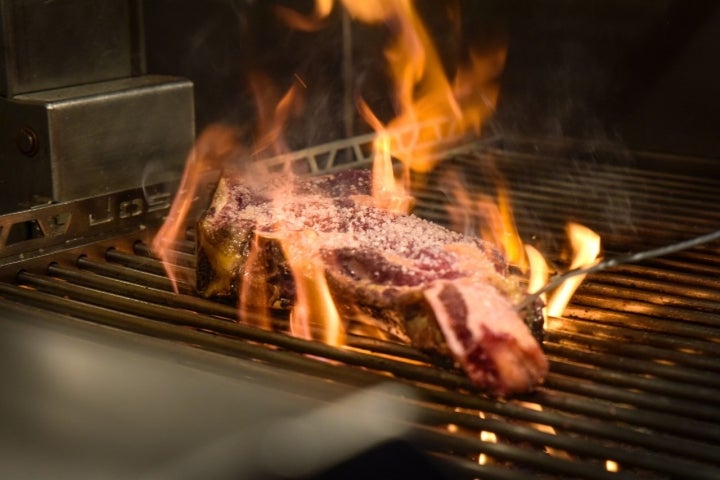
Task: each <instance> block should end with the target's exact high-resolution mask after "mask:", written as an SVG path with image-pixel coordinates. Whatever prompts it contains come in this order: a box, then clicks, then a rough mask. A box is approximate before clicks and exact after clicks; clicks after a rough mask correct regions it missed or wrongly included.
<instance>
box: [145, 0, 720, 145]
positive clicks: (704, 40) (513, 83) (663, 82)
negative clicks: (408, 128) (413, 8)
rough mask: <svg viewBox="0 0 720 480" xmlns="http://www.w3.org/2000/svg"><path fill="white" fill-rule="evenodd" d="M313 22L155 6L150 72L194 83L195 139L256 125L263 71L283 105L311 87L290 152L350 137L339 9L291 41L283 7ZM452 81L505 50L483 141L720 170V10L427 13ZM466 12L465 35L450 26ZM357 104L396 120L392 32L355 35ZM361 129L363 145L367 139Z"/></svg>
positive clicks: (422, 2) (463, 4) (434, 9)
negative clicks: (682, 161) (388, 65)
mask: <svg viewBox="0 0 720 480" xmlns="http://www.w3.org/2000/svg"><path fill="white" fill-rule="evenodd" d="M277 4H282V5H289V6H292V7H294V8H296V9H297V10H299V11H302V12H310V11H312V2H310V1H289V0H288V1H275V0H272V1H271V0H262V1H257V0H255V1H251V0H208V1H204V2H196V1H193V0H147V1H146V2H145V4H144V23H145V27H146V30H145V42H146V47H147V64H148V71H149V72H151V73H172V74H180V75H184V76H187V77H189V78H190V79H192V80H193V81H194V82H195V88H196V100H197V101H196V115H197V125H198V130H202V128H204V127H205V126H207V125H208V124H211V123H213V122H218V121H222V122H229V123H232V124H235V125H241V126H244V127H245V128H246V131H247V134H248V139H249V141H252V135H253V129H252V127H251V126H252V125H254V124H255V120H256V116H257V112H256V110H255V107H254V101H253V98H252V95H251V94H250V89H249V83H248V80H247V79H248V76H249V74H250V73H251V72H256V71H263V72H264V73H265V74H266V75H268V76H269V77H270V78H271V79H272V80H273V83H274V84H275V85H276V88H277V89H278V91H280V92H283V91H285V90H286V89H287V88H288V87H289V86H290V85H291V84H292V83H293V82H294V81H295V80H294V74H296V73H297V74H298V75H300V76H301V77H302V79H303V81H304V83H305V84H306V86H307V87H306V89H305V93H306V96H307V99H306V102H305V105H304V110H303V113H302V115H299V116H298V117H296V118H294V119H293V120H291V122H290V124H289V125H290V128H289V130H288V131H289V137H290V139H289V143H290V144H291V146H292V147H294V148H299V147H302V146H309V145H313V144H317V143H320V142H324V141H328V140H332V139H336V138H341V137H343V136H345V135H346V134H347V131H348V130H347V125H346V122H345V120H344V118H343V115H342V108H341V107H342V102H343V98H344V94H345V91H346V85H345V84H344V83H343V79H342V75H341V69H342V67H341V65H342V42H341V34H342V22H341V15H340V12H339V9H338V8H335V9H334V11H333V13H332V15H331V16H330V18H329V19H328V20H327V22H326V25H325V28H323V29H321V30H319V31H317V32H299V31H294V30H291V29H289V28H287V27H285V26H284V25H282V23H281V22H280V21H279V20H278V18H277V16H276V14H275V10H274V7H275V5H277ZM417 4H418V8H419V10H420V11H421V12H422V13H423V16H424V18H425V19H426V20H427V21H428V25H429V28H430V30H431V31H432V32H433V33H434V34H435V35H436V37H435V38H436V39H437V42H438V47H439V49H440V50H441V52H443V58H444V61H445V62H446V66H447V69H448V71H449V72H452V71H454V66H455V64H456V63H457V62H460V61H462V59H463V58H464V55H466V54H467V49H468V47H469V46H475V47H480V48H482V47H483V46H488V45H492V44H494V43H496V42H498V41H506V42H507V45H508V58H507V63H506V67H505V70H504V72H503V75H502V78H501V85H502V87H501V94H500V99H499V102H498V106H497V112H496V114H495V115H494V117H493V118H492V119H491V121H490V122H488V124H487V125H486V129H485V131H486V133H488V134H490V133H501V134H509V133H517V134H521V135H532V136H542V137H573V138H575V137H580V138H587V139H592V140H601V141H605V140H608V141H611V142H617V143H619V144H621V145H623V146H627V147H629V148H634V149H644V150H651V151H660V152H667V153H681V154H690V155H697V156H705V157H720V135H718V132H719V131H720V82H719V81H718V78H719V75H718V74H719V73H720V67H719V66H718V56H719V54H720V4H718V3H717V2H715V1H708V0H695V1H692V2H687V1H678V0H642V1H628V0H603V1H598V0H587V1H571V0H539V1H530V0H510V1H507V0H506V1H499V0H488V1H480V0H450V1H444V2H441V1H437V0H418V2H417ZM457 11H459V12H461V14H460V19H461V22H460V28H459V30H458V29H457V27H453V26H452V25H453V24H452V23H451V22H450V20H449V18H450V17H452V15H453V12H457ZM352 36H353V75H352V89H353V90H354V91H353V95H362V97H363V98H364V99H365V100H366V101H367V102H368V103H370V104H371V106H372V107H373V109H374V110H375V111H376V112H377V113H378V114H379V116H381V117H383V118H385V119H387V118H390V117H391V116H392V112H393V111H392V104H391V101H390V99H389V97H388V86H387V78H386V69H385V65H384V57H383V56H382V49H383V46H384V45H385V44H386V42H387V40H388V28H387V26H385V25H377V26H364V25H359V24H357V23H353V24H352ZM368 130H369V129H368V127H367V126H366V125H364V123H363V122H362V121H361V120H359V119H357V118H356V119H355V120H354V121H353V122H352V125H351V131H352V132H353V133H354V134H358V133H364V132H366V131H368Z"/></svg>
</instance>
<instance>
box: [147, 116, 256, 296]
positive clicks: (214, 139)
mask: <svg viewBox="0 0 720 480" xmlns="http://www.w3.org/2000/svg"><path fill="white" fill-rule="evenodd" d="M240 151H242V147H241V146H240V143H239V141H238V132H237V130H236V129H235V128H233V127H229V126H226V125H220V124H215V125H212V126H210V127H208V128H207V129H205V131H203V133H202V134H201V135H200V136H199V137H198V139H197V140H196V142H195V146H194V147H193V149H192V150H191V151H190V153H189V154H188V157H187V160H186V162H185V171H184V172H183V177H182V180H181V182H180V186H179V188H178V191H177V194H176V196H175V200H174V202H173V204H172V207H171V208H170V213H169V214H168V217H167V218H166V219H165V222H164V223H163V225H162V227H161V228H160V230H159V231H158V233H157V234H156V235H155V238H154V239H153V243H152V248H153V251H154V252H155V253H156V254H157V255H158V257H159V258H160V260H161V261H162V264H163V266H164V267H165V270H166V272H167V275H168V278H169V279H170V282H171V283H172V286H173V289H174V290H175V292H176V293H177V292H178V282H185V283H192V278H191V277H190V276H189V275H187V272H185V271H184V270H183V269H181V268H179V267H178V265H177V259H178V254H179V252H178V251H177V250H176V249H175V244H176V243H177V242H178V241H180V240H184V239H185V228H187V227H188V225H187V224H186V219H187V218H188V215H189V213H190V212H191V211H192V209H193V208H198V205H197V203H198V202H197V200H198V196H202V195H201V193H203V192H200V191H199V190H200V188H201V186H202V185H206V184H212V183H214V182H216V181H217V178H218V175H219V174H220V169H221V168H222V164H223V162H224V161H225V160H226V159H227V158H228V157H230V156H232V155H234V154H239V152H240ZM200 208H204V205H201V206H200Z"/></svg>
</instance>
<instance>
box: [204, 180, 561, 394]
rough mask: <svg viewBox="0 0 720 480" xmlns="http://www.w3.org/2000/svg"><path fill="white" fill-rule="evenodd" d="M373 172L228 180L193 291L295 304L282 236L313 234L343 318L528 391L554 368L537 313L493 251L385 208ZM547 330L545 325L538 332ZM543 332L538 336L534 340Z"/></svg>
mask: <svg viewBox="0 0 720 480" xmlns="http://www.w3.org/2000/svg"><path fill="white" fill-rule="evenodd" d="M371 181H372V180H371V174H370V172H369V171H367V170H348V171H342V172H339V173H335V174H331V175H326V176H318V177H303V178H294V179H289V178H288V177H287V176H286V175H280V174H273V175H269V176H268V178H263V179H262V181H258V179H257V178H253V179H252V181H250V180H247V179H246V178H244V176H243V175H225V176H224V177H223V178H222V179H221V180H220V183H219V184H218V187H217V190H216V192H215V196H214V199H213V202H212V204H211V206H210V208H209V209H208V210H207V212H206V214H205V215H204V216H203V217H202V218H201V219H200V221H199V222H198V229H197V231H198V242H197V290H198V292H199V293H200V294H201V295H203V296H205V297H212V298H224V299H226V300H229V301H238V299H239V296H240V293H239V292H241V291H242V292H245V293H244V298H243V302H244V304H245V305H246V306H257V307H273V308H282V309H288V308H290V307H291V306H292V305H293V303H294V301H295V296H296V292H295V283H294V280H293V272H292V271H291V270H290V267H289V265H288V261H287V259H286V258H285V251H284V250H283V247H282V245H281V241H279V240H278V239H279V238H282V237H283V234H287V235H288V237H290V236H291V235H290V234H293V233H297V232H306V231H311V232H313V236H312V238H313V240H312V243H311V249H310V250H311V251H310V255H311V256H312V257H313V260H314V261H316V262H320V264H321V265H322V268H323V270H324V273H325V278H326V280H327V283H328V286H329V289H330V293H331V295H332V297H333V300H334V302H335V304H336V305H337V308H338V310H339V313H340V316H341V318H342V319H343V321H344V322H345V323H346V325H349V324H351V323H355V324H357V323H360V324H364V325H365V326H368V325H371V326H372V329H373V330H375V331H377V332H380V333H381V334H383V335H386V336H387V338H392V339H395V340H399V341H404V342H407V343H410V344H412V345H413V346H415V347H416V348H418V349H421V350H423V351H425V352H427V353H429V354H430V355H433V356H435V357H439V358H445V359H450V360H452V361H453V362H454V363H455V364H456V365H457V366H459V367H461V368H462V369H463V370H464V371H465V372H466V373H467V375H468V377H469V378H470V379H471V380H472V381H473V382H475V383H476V384H478V385H479V386H481V387H483V388H485V389H487V390H488V391H489V392H491V393H493V394H496V395H506V394H510V393H517V392H526V391H529V390H532V389H533V388H534V387H535V386H536V385H537V384H539V383H540V382H542V380H543V379H544V377H545V375H546V374H547V370H548V363H547V360H546V358H545V356H544V354H543V352H542V349H541V347H540V344H539V342H538V339H537V338H535V337H534V336H533V334H532V332H533V331H534V332H535V333H536V334H538V333H540V332H541V331H542V317H538V315H537V309H531V311H528V312H524V314H523V315H521V314H520V313H518V312H517V311H516V310H515V308H514V306H513V305H515V304H517V303H518V302H519V300H520V299H521V298H522V297H523V296H524V293H525V292H524V290H523V288H522V286H521V283H520V282H519V281H518V279H517V278H516V277H515V276H512V275H509V274H508V268H509V267H508V265H507V263H506V261H505V259H504V258H503V256H502V255H501V254H500V253H499V252H498V250H497V249H496V248H494V247H493V246H492V245H489V244H488V243H486V242H483V241H482V240H480V239H478V238H475V237H470V236H466V235H462V234H460V233H457V232H454V231H451V230H448V229H446V228H444V227H442V226H440V225H438V224H436V223H433V222H430V221H427V220H424V219H421V218H419V217H417V216H415V215H411V214H410V215H407V214H399V213H393V212H389V211H387V210H384V209H381V208H378V207H377V205H376V203H375V201H374V199H373V197H372V196H371V195H370V192H371ZM538 327H539V328H538ZM536 336H537V335H536Z"/></svg>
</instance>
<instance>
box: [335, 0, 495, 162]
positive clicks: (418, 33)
mask: <svg viewBox="0 0 720 480" xmlns="http://www.w3.org/2000/svg"><path fill="white" fill-rule="evenodd" d="M343 3H344V5H345V7H346V8H347V9H348V11H349V12H350V14H351V15H353V16H356V17H359V16H363V17H365V18H368V17H370V18H373V19H376V18H383V19H384V20H385V21H386V22H388V23H389V24H392V25H395V26H396V36H395V38H394V41H393V43H392V44H391V45H390V46H389V47H388V49H387V50H386V51H385V57H386V59H387V63H388V66H389V68H390V74H391V76H392V79H393V82H394V90H395V103H396V111H397V116H396V117H395V118H393V119H392V120H391V121H390V122H389V123H388V124H387V126H386V128H387V129H388V130H390V131H393V130H396V131H404V130H408V128H410V129H411V130H412V131H413V132H414V135H413V136H412V142H411V145H410V148H400V147H402V145H400V144H398V145H395V146H394V147H393V149H392V150H391V153H392V154H393V156H395V157H396V158H398V159H399V160H401V161H402V162H403V163H404V164H406V165H408V166H409V168H410V169H411V170H413V171H415V172H421V173H425V172H428V171H430V170H432V168H433V167H434V166H435V164H436V163H437V161H438V155H437V151H436V150H437V147H438V142H437V140H438V138H437V132H436V131H434V130H432V129H427V128H422V125H423V124H424V123H425V122H428V121H433V120H437V119H449V120H452V121H453V123H454V124H455V126H456V129H457V130H456V131H455V134H457V135H461V134H462V133H465V132H467V131H469V130H471V129H473V130H475V131H477V130H479V128H480V126H481V124H482V122H483V121H484V120H485V118H486V117H487V116H488V115H489V113H490V112H491V111H492V110H493V108H494V106H495V101H496V99H497V92H498V88H499V87H498V83H497V82H496V79H497V76H498V75H499V71H501V70H502V65H504V58H505V53H504V52H505V51H506V49H505V47H504V46H502V47H499V48H498V49H496V50H493V52H492V53H491V54H490V55H489V56H490V57H493V58H494V60H493V61H487V60H485V58H486V55H481V54H480V53H479V52H473V53H472V54H471V55H470V61H469V63H468V65H467V66H464V67H460V68H459V69H458V72H457V73H456V79H455V85H453V84H452V83H451V81H450V80H449V78H448V76H447V74H446V72H445V67H444V65H443V63H442V62H441V60H440V57H439V55H438V53H437V50H436V48H435V45H434V44H433V42H432V39H431V38H430V35H429V34H428V31H427V29H426V28H425V26H424V24H423V22H422V19H421V18H420V15H419V14H418V12H417V11H416V10H415V8H414V5H413V2H412V1H411V0H394V1H387V2H379V1H378V2H366V1H365V0H355V1H351V0H345V1H344V2H343ZM498 64H500V65H501V68H500V69H499V70H498V68H497V67H498ZM488 65H492V67H493V68H492V70H488V69H487V68H486V67H487V66H488ZM470 92H472V93H470ZM398 143H402V142H398Z"/></svg>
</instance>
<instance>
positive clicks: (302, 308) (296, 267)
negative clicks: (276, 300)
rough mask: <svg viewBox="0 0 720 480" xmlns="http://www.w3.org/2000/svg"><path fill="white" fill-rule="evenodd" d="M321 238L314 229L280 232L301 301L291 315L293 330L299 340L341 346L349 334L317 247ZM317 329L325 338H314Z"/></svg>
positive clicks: (298, 300)
mask: <svg viewBox="0 0 720 480" xmlns="http://www.w3.org/2000/svg"><path fill="white" fill-rule="evenodd" d="M317 235H318V234H317V233H316V232H314V231H312V230H303V231H280V233H279V234H277V235H276V237H277V239H278V240H279V241H280V244H281V245H282V249H283V253H284V255H285V259H286V260H287V262H288V265H290V269H291V270H292V273H293V279H294V280H295V289H296V295H297V299H296V301H295V305H294V306H293V309H292V312H291V314H290V331H291V333H292V334H293V335H295V336H296V337H300V338H306V339H308V340H310V339H316V340H321V341H323V342H325V343H327V344H329V345H335V346H339V345H343V344H344V343H345V342H344V338H345V331H344V329H343V325H342V321H341V319H340V314H339V313H338V311H337V308H336V307H335V303H334V301H333V298H332V296H331V294H330V289H329V288H328V285H327V280H326V279H325V270H324V267H323V265H322V263H321V262H320V261H319V260H318V258H317V250H316V249H315V248H314V247H313V244H314V243H315V240H316V239H317ZM313 326H317V327H318V328H319V330H320V331H322V337H321V338H317V337H315V335H313V328H312V327H313Z"/></svg>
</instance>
